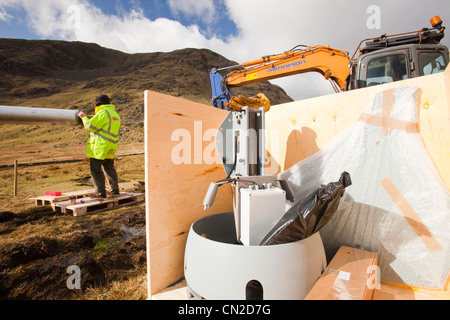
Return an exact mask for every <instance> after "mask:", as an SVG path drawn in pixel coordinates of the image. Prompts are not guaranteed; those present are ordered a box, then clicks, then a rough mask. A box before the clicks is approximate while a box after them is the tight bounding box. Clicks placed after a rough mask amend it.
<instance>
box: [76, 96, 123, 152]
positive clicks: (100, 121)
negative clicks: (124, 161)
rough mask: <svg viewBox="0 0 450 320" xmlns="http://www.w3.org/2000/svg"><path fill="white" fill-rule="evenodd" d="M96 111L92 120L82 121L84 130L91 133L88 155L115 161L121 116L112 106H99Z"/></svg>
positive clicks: (85, 119)
mask: <svg viewBox="0 0 450 320" xmlns="http://www.w3.org/2000/svg"><path fill="white" fill-rule="evenodd" d="M96 110H97V113H96V114H95V116H94V117H93V118H92V119H90V120H89V118H88V117H83V119H82V120H83V125H84V128H85V129H86V130H88V131H89V133H90V134H89V139H88V141H87V146H86V155H87V156H88V157H89V158H94V159H98V160H105V159H114V156H115V154H116V150H117V144H118V142H119V130H120V125H121V120H120V116H119V115H118V114H117V112H116V107H115V106H114V105H112V104H107V105H102V106H99V107H97V108H96Z"/></svg>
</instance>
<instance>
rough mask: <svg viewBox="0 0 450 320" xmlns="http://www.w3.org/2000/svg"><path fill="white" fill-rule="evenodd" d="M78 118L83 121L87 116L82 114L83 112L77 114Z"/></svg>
mask: <svg viewBox="0 0 450 320" xmlns="http://www.w3.org/2000/svg"><path fill="white" fill-rule="evenodd" d="M78 116H79V117H80V119H83V118H84V117H87V114H86V113H84V112H83V111H80V112H78Z"/></svg>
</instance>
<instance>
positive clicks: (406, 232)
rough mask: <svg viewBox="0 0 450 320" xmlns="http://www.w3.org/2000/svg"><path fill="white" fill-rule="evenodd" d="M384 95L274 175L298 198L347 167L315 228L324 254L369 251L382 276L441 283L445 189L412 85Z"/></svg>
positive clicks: (446, 243) (448, 208)
mask: <svg viewBox="0 0 450 320" xmlns="http://www.w3.org/2000/svg"><path fill="white" fill-rule="evenodd" d="M390 94H391V96H389V95H387V94H386V92H380V93H378V94H377V95H376V96H375V97H374V99H373V101H372V102H371V103H369V104H368V106H367V107H366V110H365V112H364V114H365V117H362V118H361V120H360V121H358V122H357V123H355V124H354V125H353V126H352V127H350V128H349V129H347V130H346V131H344V132H342V133H341V134H340V135H338V136H336V137H335V138H334V139H333V140H332V141H330V142H329V143H328V144H327V145H326V146H324V147H323V148H322V149H321V150H320V151H318V152H317V153H315V154H314V155H312V156H310V157H308V158H306V159H304V160H302V161H301V162H299V163H297V164H295V165H293V166H292V167H291V168H289V169H287V170H286V171H284V172H282V173H280V175H279V177H278V178H280V179H283V178H284V179H287V180H288V182H289V183H290V185H291V187H292V190H293V192H294V193H295V196H296V197H297V199H301V198H303V197H304V196H305V195H307V194H309V193H311V192H313V191H314V190H316V189H317V188H318V187H320V186H321V185H322V184H324V183H327V182H328V181H335V180H336V179H337V178H338V177H339V175H340V174H341V173H342V172H343V171H346V172H348V173H349V174H350V175H351V178H352V185H351V186H349V187H348V188H346V190H345V194H344V196H343V197H342V199H341V200H340V203H339V206H338V209H337V211H336V213H335V214H334V215H333V216H332V217H331V219H330V221H329V222H328V223H327V224H326V225H325V226H324V227H323V228H322V229H321V230H320V235H321V237H322V239H323V242H324V247H325V251H326V254H327V258H328V260H329V261H330V260H331V258H332V257H333V256H334V254H335V253H336V252H337V250H338V249H339V247H340V246H342V245H346V246H350V247H356V248H361V249H364V250H368V251H374V252H378V257H379V260H378V265H379V267H380V274H381V280H382V281H387V282H395V283H405V284H408V285H412V286H427V287H437V288H442V287H443V286H444V284H445V280H446V278H447V276H448V274H449V272H450V248H449V247H450V195H449V192H448V190H447V188H446V186H445V184H444V183H443V181H442V179H441V177H440V175H439V173H438V171H437V169H436V167H435V165H434V163H433V161H432V159H431V158H430V156H429V154H428V152H427V151H426V149H425V147H424V144H423V140H422V137H421V135H420V133H419V131H418V128H419V126H418V109H419V108H418V102H417V96H418V88H416V87H403V88H397V89H395V90H391V91H390ZM432 107H433V106H432V105H431V106H430V108H432ZM349 109H352V106H349ZM377 119H378V120H380V121H379V122H378V123H377V122H376V121H371V120H377ZM411 124H412V125H414V124H415V130H411V128H412V129H414V126H411ZM447 147H448V146H447ZM387 182H388V183H387ZM286 205H287V206H288V207H289V206H290V204H289V202H287V203H286Z"/></svg>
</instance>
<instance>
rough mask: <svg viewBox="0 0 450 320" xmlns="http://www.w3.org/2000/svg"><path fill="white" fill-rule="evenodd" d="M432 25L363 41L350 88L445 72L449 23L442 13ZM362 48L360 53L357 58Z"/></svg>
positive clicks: (355, 60)
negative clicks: (446, 22) (446, 34)
mask: <svg viewBox="0 0 450 320" xmlns="http://www.w3.org/2000/svg"><path fill="white" fill-rule="evenodd" d="M430 22H431V24H432V26H433V27H432V28H430V29H429V28H423V29H422V30H418V31H413V32H407V33H402V34H395V35H390V36H386V35H382V36H380V37H377V38H371V39H366V40H363V41H361V43H360V44H359V46H358V49H357V50H356V52H355V54H354V55H353V58H352V63H351V68H350V73H349V76H348V78H347V84H346V90H352V89H358V88H364V87H370V86H374V85H378V84H384V83H389V82H394V81H399V80H405V79H410V78H416V77H420V76H426V75H430V74H434V73H439V72H443V71H444V70H445V68H446V67H447V65H448V63H449V50H448V48H447V47H446V46H444V45H441V44H440V41H441V40H442V39H443V38H444V36H445V33H444V31H445V27H444V26H443V25H442V20H441V19H440V18H439V16H435V17H433V18H432V19H431V20H430ZM358 50H359V54H360V55H359V57H358V58H355V55H356V53H357V51H358Z"/></svg>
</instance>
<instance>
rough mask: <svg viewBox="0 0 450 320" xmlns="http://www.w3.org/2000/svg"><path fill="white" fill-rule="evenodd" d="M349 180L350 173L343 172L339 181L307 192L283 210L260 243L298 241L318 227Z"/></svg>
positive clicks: (328, 216) (328, 217)
mask: <svg viewBox="0 0 450 320" xmlns="http://www.w3.org/2000/svg"><path fill="white" fill-rule="evenodd" d="M351 184H352V180H351V178H350V174H349V173H348V172H343V173H342V174H341V177H340V179H339V181H337V182H330V183H329V184H327V185H324V186H322V187H320V188H319V189H317V190H316V191H315V192H312V193H310V194H309V195H308V196H306V197H305V198H303V199H302V200H300V201H299V202H297V203H296V204H295V205H294V206H293V207H292V208H290V209H289V210H288V211H287V212H286V213H285V214H284V216H283V217H282V218H281V219H280V221H278V223H277V224H276V225H275V226H274V227H273V228H272V230H270V232H269V233H268V234H267V235H266V236H265V237H264V239H263V240H262V241H261V244H260V245H272V244H282V243H289V242H293V241H298V240H301V239H305V238H307V237H309V236H311V235H312V234H314V233H316V232H317V231H319V230H320V229H321V228H322V227H323V226H324V225H325V224H326V223H327V222H328V221H329V220H330V218H331V217H332V216H333V214H334V213H335V212H336V209H337V207H338V205H339V201H340V200H341V197H342V195H343V194H344V191H345V190H344V189H345V188H346V187H348V186H350V185H351Z"/></svg>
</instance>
